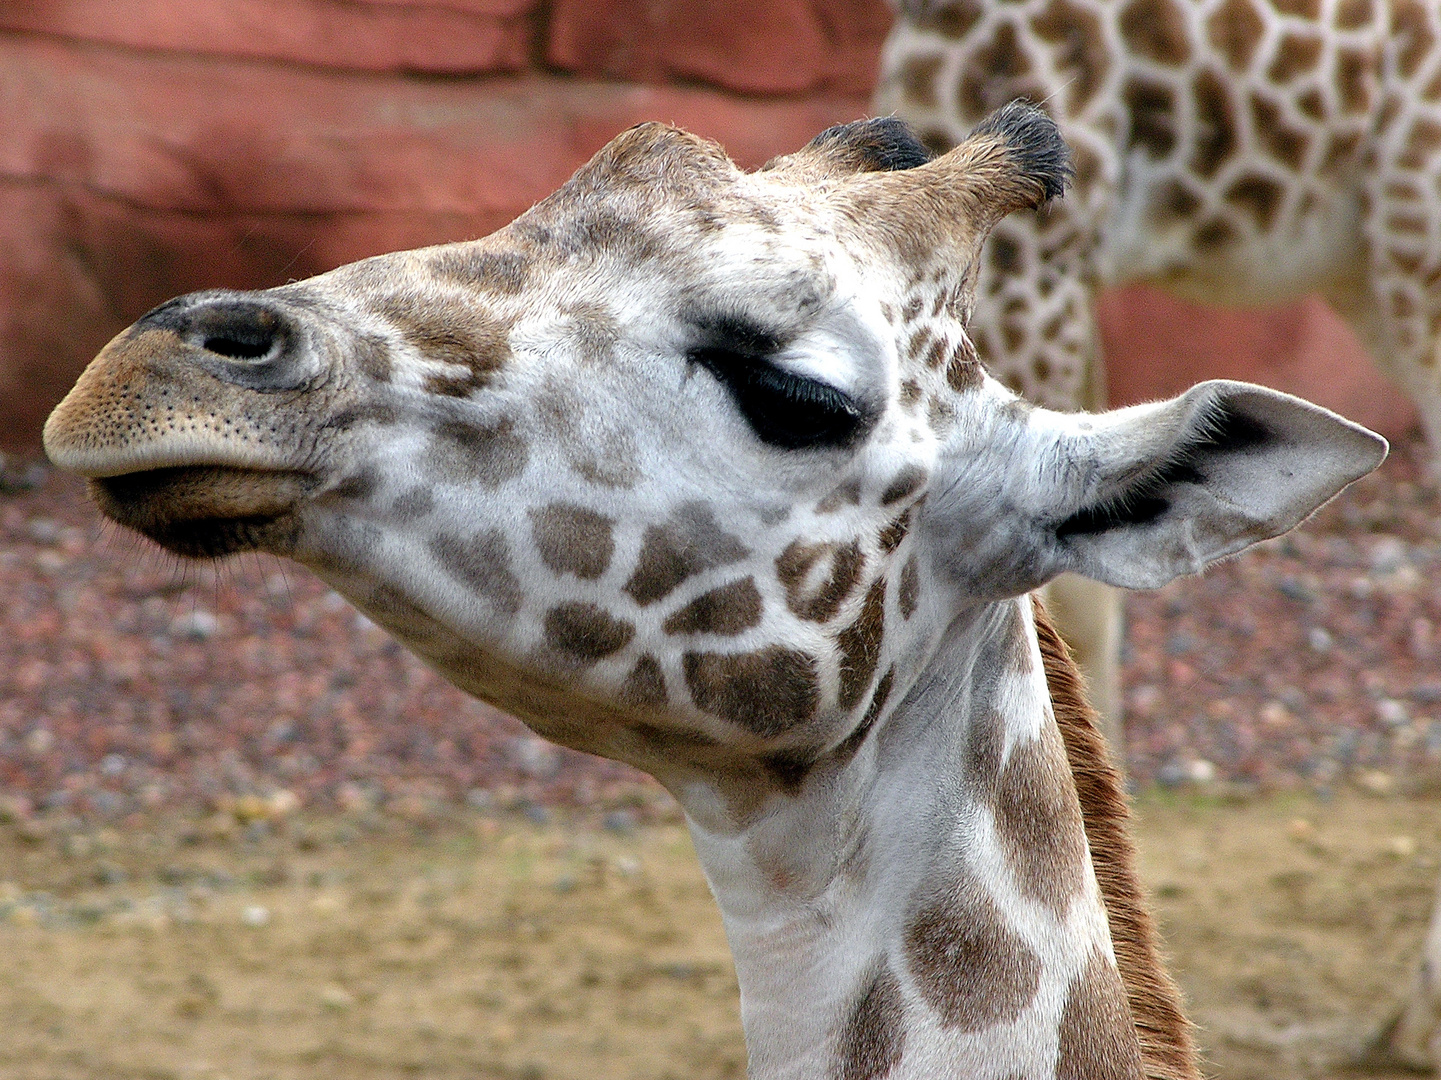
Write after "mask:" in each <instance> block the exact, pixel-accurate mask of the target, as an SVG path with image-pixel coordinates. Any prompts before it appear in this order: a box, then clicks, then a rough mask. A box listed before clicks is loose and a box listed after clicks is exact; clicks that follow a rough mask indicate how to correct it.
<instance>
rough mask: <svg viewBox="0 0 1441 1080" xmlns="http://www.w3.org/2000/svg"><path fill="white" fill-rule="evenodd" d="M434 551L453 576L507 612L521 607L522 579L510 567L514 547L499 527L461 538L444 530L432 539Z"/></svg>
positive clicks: (432, 552) (497, 607)
mask: <svg viewBox="0 0 1441 1080" xmlns="http://www.w3.org/2000/svg"><path fill="white" fill-rule="evenodd" d="M430 553H431V554H432V555H434V556H435V560H436V562H438V563H440V565H441V566H442V567H444V568H445V570H446V571H447V572H449V573H450V574H451V575H452V576H453V577H456V578H458V579H460V581H462V582H464V583H465V584H466V585H468V586H469V587H470V588H471V589H473V590H474V591H475V592H476V593H477V594H478V595H480V596H483V597H485V598H486V599H487V600H489V601H490V602H491V603H492V604H494V605H495V607H496V609H497V610H499V611H500V612H502V613H503V614H506V615H514V614H515V613H516V612H517V611H519V610H520V604H521V599H522V597H521V592H520V582H519V581H518V580H516V577H515V575H514V574H513V573H511V570H510V547H509V545H508V544H507V543H506V541H505V536H504V534H503V533H501V531H500V530H499V529H488V530H486V531H484V532H479V533H476V534H475V535H474V536H467V537H465V538H463V539H462V538H461V537H459V536H451V535H447V534H444V533H442V534H441V535H440V536H437V537H435V538H434V539H433V540H431V541H430Z"/></svg>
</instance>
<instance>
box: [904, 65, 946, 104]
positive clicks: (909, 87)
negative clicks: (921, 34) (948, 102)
mask: <svg viewBox="0 0 1441 1080" xmlns="http://www.w3.org/2000/svg"><path fill="white" fill-rule="evenodd" d="M945 62H946V58H945V57H944V56H910V57H907V58H906V61H905V63H903V64H902V65H901V69H900V71H898V72H896V75H895V78H896V81H897V82H899V83H900V85H901V94H902V95H903V96H904V98H905V100H906V102H907V103H909V104H911V105H915V106H917V107H919V108H922V109H934V108H935V107H936V105H937V104H938V99H937V97H936V76H937V75H938V74H939V73H940V70H941V65H942V64H944V63H945Z"/></svg>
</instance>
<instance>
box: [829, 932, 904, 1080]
mask: <svg viewBox="0 0 1441 1080" xmlns="http://www.w3.org/2000/svg"><path fill="white" fill-rule="evenodd" d="M863 985H865V989H864V990H862V991H861V994H860V997H859V998H858V999H857V1000H856V1004H855V1006H854V1007H853V1008H852V1009H851V1015H850V1017H849V1018H848V1019H847V1020H846V1024H845V1027H843V1028H841V1035H840V1042H839V1044H838V1045H837V1047H836V1056H837V1058H838V1061H837V1064H836V1071H835V1075H836V1080H883V1078H884V1077H886V1076H888V1075H890V1072H891V1070H892V1069H894V1068H895V1067H896V1066H897V1065H898V1064H900V1061H901V1056H902V1054H904V1052H905V1048H906V1029H905V1007H906V1006H905V998H904V996H903V995H902V993H901V984H900V980H898V979H897V978H896V976H895V974H894V972H892V971H891V969H890V966H889V965H888V964H887V963H886V962H885V960H881V961H880V962H879V963H878V964H877V965H876V966H875V968H874V969H873V974H872V975H871V977H870V980H869V982H867V983H865V984H863Z"/></svg>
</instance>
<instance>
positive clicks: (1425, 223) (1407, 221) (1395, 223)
mask: <svg viewBox="0 0 1441 1080" xmlns="http://www.w3.org/2000/svg"><path fill="white" fill-rule="evenodd" d="M1382 228H1384V229H1385V230H1386V232H1387V233H1389V234H1391V235H1393V236H1394V235H1396V234H1398V233H1400V234H1403V235H1409V236H1425V235H1426V234H1427V232H1428V231H1429V228H1430V219H1429V218H1428V217H1427V215H1426V214H1424V213H1422V212H1421V211H1412V212H1411V213H1405V212H1402V211H1395V212H1393V213H1390V214H1387V215H1386V218H1385V220H1384V221H1383V223H1382Z"/></svg>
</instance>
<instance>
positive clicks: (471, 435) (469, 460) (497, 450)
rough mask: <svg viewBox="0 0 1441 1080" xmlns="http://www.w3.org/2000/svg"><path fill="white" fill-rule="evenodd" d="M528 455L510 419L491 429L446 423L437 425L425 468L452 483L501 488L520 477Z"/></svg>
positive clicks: (495, 424)
mask: <svg viewBox="0 0 1441 1080" xmlns="http://www.w3.org/2000/svg"><path fill="white" fill-rule="evenodd" d="M529 453H530V451H529V448H528V447H527V446H526V442H525V439H523V438H522V437H521V436H520V435H519V434H518V433H517V432H516V430H515V422H514V421H513V420H511V419H510V418H509V417H501V418H500V419H499V420H497V421H495V422H494V423H493V424H490V425H485V424H480V423H474V424H466V423H462V422H460V421H458V420H446V421H443V422H442V423H440V424H437V425H436V427H435V430H434V433H433V434H432V436H431V439H430V444H429V446H427V448H426V452H425V459H424V464H425V467H426V471H427V472H429V473H430V474H431V475H433V476H438V477H440V478H441V479H444V480H448V481H450V482H451V483H457V484H467V483H479V484H482V485H484V486H486V487H498V486H499V485H501V484H502V483H504V482H505V481H507V480H509V479H511V478H513V477H515V476H519V475H520V473H521V471H522V470H523V469H524V468H525V463H526V460H527V458H528V456H529Z"/></svg>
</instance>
